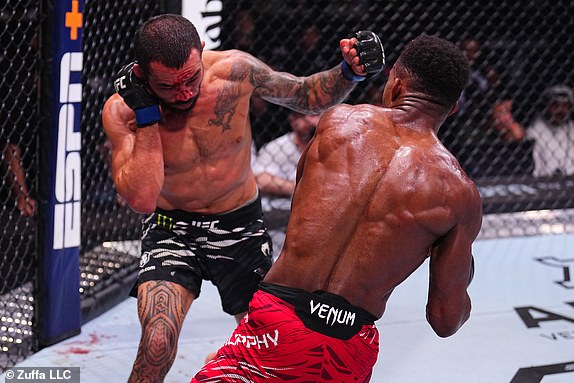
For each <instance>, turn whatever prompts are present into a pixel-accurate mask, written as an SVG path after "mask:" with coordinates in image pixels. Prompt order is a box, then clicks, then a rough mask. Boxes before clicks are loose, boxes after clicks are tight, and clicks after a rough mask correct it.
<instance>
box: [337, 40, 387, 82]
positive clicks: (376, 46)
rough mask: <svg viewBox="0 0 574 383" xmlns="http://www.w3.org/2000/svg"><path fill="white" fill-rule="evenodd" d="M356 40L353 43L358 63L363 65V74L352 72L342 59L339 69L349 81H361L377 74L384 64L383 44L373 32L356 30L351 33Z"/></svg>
mask: <svg viewBox="0 0 574 383" xmlns="http://www.w3.org/2000/svg"><path fill="white" fill-rule="evenodd" d="M352 37H355V38H356V39H357V40H358V41H357V43H356V44H355V45H354V48H355V49H356V50H357V55H358V56H359V64H362V65H364V66H365V72H366V73H367V74H366V75H365V76H359V75H357V74H355V72H353V70H352V69H351V68H350V67H349V65H348V64H347V62H346V61H345V60H343V63H342V66H341V70H342V72H343V76H345V78H346V79H347V80H350V81H363V80H364V79H366V78H369V77H373V76H375V75H376V74H378V73H379V72H380V71H381V70H383V67H384V66H385V50H384V48H383V44H382V43H381V40H380V39H379V36H377V35H376V34H375V33H374V32H371V31H358V32H355V33H354V34H352V35H351V38H352Z"/></svg>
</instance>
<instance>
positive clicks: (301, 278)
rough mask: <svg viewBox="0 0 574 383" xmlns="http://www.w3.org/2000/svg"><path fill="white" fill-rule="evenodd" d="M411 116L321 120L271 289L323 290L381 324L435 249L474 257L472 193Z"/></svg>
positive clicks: (378, 113) (362, 109)
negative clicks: (402, 286) (391, 301)
mask: <svg viewBox="0 0 574 383" xmlns="http://www.w3.org/2000/svg"><path fill="white" fill-rule="evenodd" d="M410 115H413V113H412V112H411V113H409V112H405V111H402V110H395V109H383V108H377V107H374V106H370V105H360V106H355V107H353V106H349V105H342V106H339V107H335V108H333V109H331V111H329V112H327V113H326V114H325V115H324V117H323V118H322V119H321V122H320V124H319V126H318V129H317V135H316V137H315V139H314V141H312V143H311V144H310V146H309V147H308V150H307V152H306V154H305V157H304V158H303V159H302V162H301V163H300V170H302V178H301V179H300V182H299V183H298V185H297V189H296V192H295V195H294V200H293V211H292V214H291V217H290V221H289V226H288V229H287V237H286V242H285V245H284V250H283V252H282V254H281V256H280V257H279V260H278V261H277V264H276V265H275V266H274V268H273V269H272V271H271V272H270V273H269V274H268V276H267V278H266V280H267V281H268V282H272V283H277V284H284V285H289V286H293V287H298V288H303V289H306V290H310V291H314V290H317V289H322V290H327V291H330V292H332V293H336V294H339V295H342V296H343V297H345V298H346V299H347V300H349V301H350V302H351V303H352V304H354V305H356V306H359V307H362V308H364V309H365V310H367V311H369V312H371V313H372V314H374V315H376V316H377V317H380V316H382V314H383V312H384V309H385V304H386V301H387V299H388V297H389V295H390V293H391V292H392V291H393V289H394V288H395V287H396V286H397V285H398V284H399V283H400V282H402V281H403V280H404V279H405V278H406V277H407V276H409V275H410V274H411V273H412V272H413V271H414V270H415V269H416V268H417V267H418V266H420V265H421V263H422V262H423V261H424V260H425V258H426V257H427V256H429V255H430V254H431V252H432V251H434V252H436V253H441V252H442V253H445V254H446V255H444V254H442V255H441V256H442V257H443V258H445V259H446V258H452V257H454V256H456V252H457V251H461V252H464V253H465V254H463V256H467V255H468V254H466V252H470V244H471V242H472V239H474V237H475V236H476V232H477V230H478V228H479V227H480V222H470V223H466V222H465V218H464V212H465V209H475V210H474V211H476V209H480V199H479V198H478V193H477V191H476V188H475V187H474V185H473V184H472V182H471V181H470V180H469V179H468V178H467V177H466V175H465V174H464V173H463V172H462V170H461V169H460V166H459V164H458V162H457V161H456V160H455V159H454V158H453V157H452V155H450V153H448V152H447V150H446V149H445V148H444V147H443V146H442V145H441V144H440V142H439V141H438V139H437V138H436V135H435V133H434V132H433V131H432V130H431V129H428V128H427V127H424V126H420V124H417V122H416V120H414V119H412V120H410V119H409V117H408V116H410ZM467 205H468V206H467ZM466 236H467V237H468V238H469V239H470V240H467V239H466ZM443 242H444V243H443ZM447 242H448V244H447ZM453 271H456V270H453ZM466 281H468V277H467V279H466ZM466 281H465V283H466ZM464 288H466V285H465V286H464Z"/></svg>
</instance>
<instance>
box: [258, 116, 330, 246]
mask: <svg viewBox="0 0 574 383" xmlns="http://www.w3.org/2000/svg"><path fill="white" fill-rule="evenodd" d="M319 118H320V117H319V116H313V115H304V114H300V113H297V112H291V113H290V114H289V115H288V117H287V119H288V121H289V125H290V127H291V130H292V131H291V132H289V133H286V134H284V135H282V136H280V137H278V138H276V139H275V140H273V141H270V142H269V143H267V144H266V145H264V146H263V147H262V148H261V149H260V150H259V153H258V154H257V158H256V159H255V163H254V165H253V172H254V173H255V178H256V180H257V185H258V186H259V190H260V192H261V194H262V196H263V198H262V205H263V209H264V211H265V218H266V222H267V226H268V229H269V230H268V231H269V235H270V236H271V239H272V240H273V254H274V257H276V256H277V255H278V254H279V253H280V252H281V248H282V247H283V242H284V240H285V227H286V226H287V221H288V219H289V212H290V208H291V195H292V194H293V191H294V190H295V178H296V175H297V164H298V162H299V157H301V154H302V153H303V151H304V150H305V147H306V146H307V143H308V142H309V141H310V140H311V138H312V137H313V134H314V133H315V128H316V126H317V123H318V122H319Z"/></svg>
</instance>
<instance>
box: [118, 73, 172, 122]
mask: <svg viewBox="0 0 574 383" xmlns="http://www.w3.org/2000/svg"><path fill="white" fill-rule="evenodd" d="M135 64H136V63H135V62H131V63H129V64H128V65H126V66H124V67H123V68H122V69H120V70H119V72H118V73H117V74H116V76H115V77H114V88H115V89H116V92H118V94H119V95H120V96H122V98H123V99H124V101H125V103H126V104H127V105H128V106H129V107H130V108H131V109H132V110H133V111H134V112H135V113H136V124H137V126H138V127H145V126H148V125H151V124H155V123H156V122H159V121H161V113H160V111H159V100H158V99H157V98H156V97H155V96H153V95H152V94H151V93H150V92H148V90H147V89H146V85H145V83H144V82H143V81H142V80H140V79H139V78H138V76H136V75H135V73H134V71H133V68H134V65H135Z"/></svg>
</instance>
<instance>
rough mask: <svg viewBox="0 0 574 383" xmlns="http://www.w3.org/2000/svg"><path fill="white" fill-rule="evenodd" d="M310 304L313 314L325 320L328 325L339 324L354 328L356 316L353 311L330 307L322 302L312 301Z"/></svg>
mask: <svg viewBox="0 0 574 383" xmlns="http://www.w3.org/2000/svg"><path fill="white" fill-rule="evenodd" d="M309 304H310V306H311V314H312V315H317V317H319V318H320V319H323V320H325V324H327V325H331V326H333V325H334V324H335V323H338V324H342V325H346V326H353V325H354V324H355V317H356V314H355V313H354V312H352V311H349V310H343V309H340V308H336V307H333V306H329V305H328V304H325V303H321V302H317V303H315V302H314V301H313V300H312V299H311V301H310V302H309Z"/></svg>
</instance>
